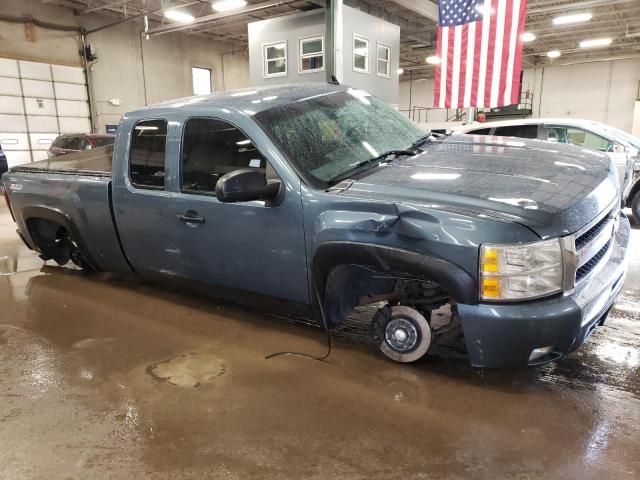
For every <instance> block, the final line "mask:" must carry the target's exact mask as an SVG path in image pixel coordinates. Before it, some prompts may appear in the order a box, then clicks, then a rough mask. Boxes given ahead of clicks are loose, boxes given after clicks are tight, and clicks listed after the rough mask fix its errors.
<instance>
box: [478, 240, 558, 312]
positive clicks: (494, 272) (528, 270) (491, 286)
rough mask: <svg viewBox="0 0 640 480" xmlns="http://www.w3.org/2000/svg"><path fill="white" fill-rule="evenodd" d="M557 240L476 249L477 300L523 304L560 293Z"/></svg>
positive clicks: (486, 246) (489, 245)
mask: <svg viewBox="0 0 640 480" xmlns="http://www.w3.org/2000/svg"><path fill="white" fill-rule="evenodd" d="M562 272H563V265H562V248H561V246H560V240H559V239H557V238H554V239H553V240H545V241H542V242H535V243H526V244H520V245H492V244H484V245H482V246H481V247H480V298H482V299H483V300H494V301H508V300H526V299H531V298H537V297H542V296H545V295H550V294H552V293H557V292H560V291H561V290H562Z"/></svg>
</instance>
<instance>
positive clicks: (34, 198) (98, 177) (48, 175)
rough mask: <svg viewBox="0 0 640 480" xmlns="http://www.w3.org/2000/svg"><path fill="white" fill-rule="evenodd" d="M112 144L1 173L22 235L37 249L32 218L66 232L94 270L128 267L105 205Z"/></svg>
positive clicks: (108, 194) (108, 200)
mask: <svg viewBox="0 0 640 480" xmlns="http://www.w3.org/2000/svg"><path fill="white" fill-rule="evenodd" d="M112 153H113V146H107V147H99V148H95V149H92V150H87V151H85V152H78V153H72V154H68V155H64V156H61V157H56V158H52V159H49V160H43V161H40V162H34V163H30V164H26V165H20V166H16V167H13V168H11V169H10V171H9V172H8V173H7V174H5V175H4V177H3V178H2V182H3V183H4V186H5V188H6V189H7V193H8V195H9V198H10V203H11V209H12V212H13V214H14V216H15V220H16V223H17V225H18V227H19V229H20V232H21V234H22V237H23V239H24V240H25V242H26V243H27V245H28V246H29V247H30V248H33V249H36V250H37V249H38V248H37V244H36V242H35V240H34V236H33V232H34V230H33V228H35V227H34V225H33V219H34V218H35V219H45V220H47V221H51V222H55V223H56V224H59V225H61V226H63V227H65V229H66V230H68V231H70V233H71V234H72V237H73V238H74V240H76V242H78V243H80V242H82V243H83V253H84V254H86V256H87V257H89V258H90V259H91V260H92V262H91V263H92V264H94V265H95V266H96V267H97V268H98V269H100V270H106V271H112V272H128V271H130V269H129V266H128V264H127V262H126V259H125V257H124V254H123V252H122V250H121V248H120V242H119V239H118V235H117V231H116V225H115V222H114V221H113V215H112V205H111V180H112V179H111V159H112Z"/></svg>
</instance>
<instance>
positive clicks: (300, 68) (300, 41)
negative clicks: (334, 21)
mask: <svg viewBox="0 0 640 480" xmlns="http://www.w3.org/2000/svg"><path fill="white" fill-rule="evenodd" d="M314 40H320V41H321V42H322V49H321V50H320V53H307V54H304V53H302V52H303V48H302V44H303V43H304V42H311V41H314ZM314 57H322V67H321V68H312V69H309V70H305V69H304V67H303V65H302V64H303V60H304V59H305V58H314ZM325 60H326V58H325V50H324V34H323V35H315V36H313V37H301V38H299V39H298V73H299V74H300V75H304V74H305V73H315V72H324V65H325Z"/></svg>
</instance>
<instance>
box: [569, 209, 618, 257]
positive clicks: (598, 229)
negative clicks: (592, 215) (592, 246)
mask: <svg viewBox="0 0 640 480" xmlns="http://www.w3.org/2000/svg"><path fill="white" fill-rule="evenodd" d="M609 220H611V214H609V215H605V216H604V218H603V219H602V220H600V221H599V222H598V223H596V224H595V225H594V226H593V227H591V228H590V229H589V230H587V231H586V232H584V233H583V234H582V235H580V236H579V237H578V238H576V251H580V250H582V249H583V248H584V247H585V246H586V245H588V244H589V243H591V242H592V241H594V240H595V239H596V238H598V236H599V235H600V234H601V233H602V229H603V228H604V227H605V226H606V224H607V222H608V221H609Z"/></svg>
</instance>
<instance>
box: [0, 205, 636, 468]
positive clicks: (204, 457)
mask: <svg viewBox="0 0 640 480" xmlns="http://www.w3.org/2000/svg"><path fill="white" fill-rule="evenodd" d="M632 241H633V247H632V250H633V252H632V265H631V270H630V274H629V276H628V278H627V282H626V285H625V290H624V292H623V294H622V297H621V298H620V301H619V303H618V305H617V307H616V308H615V310H614V312H613V314H612V318H611V321H610V323H609V326H607V327H603V328H600V329H598V330H597V331H596V333H595V334H594V335H593V336H592V338H591V339H590V341H589V342H588V343H587V344H586V345H584V346H583V347H582V348H581V349H580V350H579V351H577V352H575V353H574V354H572V355H571V356H570V357H569V358H566V359H564V360H562V361H561V362H559V363H557V364H552V365H547V366H545V367H541V368H535V369H529V370H524V371H507V372H505V371H480V370H475V369H472V368H470V367H468V366H467V363H466V361H465V360H464V359H463V358H442V357H428V358H426V359H424V360H423V361H420V362H419V363H417V364H414V365H397V364H394V363H391V362H389V361H387V360H385V359H384V358H383V357H382V356H381V355H380V354H378V353H377V352H375V351H374V350H372V349H371V348H370V347H368V346H366V345H363V344H362V342H358V341H356V340H354V339H349V338H342V339H338V340H337V341H336V345H335V348H334V351H333V353H332V354H331V357H330V358H329V360H328V361H327V362H317V361H313V360H309V359H305V358H300V357H292V356H288V357H277V358H273V359H270V360H265V358H264V357H265V355H266V354H269V353H271V352H274V351H279V350H283V349H289V350H290V349H293V350H298V351H305V352H317V353H321V352H323V351H324V348H325V346H324V337H323V334H322V332H321V331H319V330H318V329H316V328H311V327H306V326H301V325H293V324H290V323H287V322H285V321H282V320H279V319H275V318H271V317H265V316H261V315H259V314H254V313H247V312H246V311H242V310H239V309H236V308H231V307H228V306H225V307H222V306H219V305H216V304H215V303H212V302H210V301H205V300H203V299H200V298H193V297H188V296H185V295H180V294H177V293H173V292H168V291H166V290H163V289H160V288H158V287H155V286H151V285H145V284H142V283H140V282H136V281H132V280H126V279H121V278H117V277H114V276H110V275H89V276H87V275H83V274H82V273H80V272H77V271H74V270H70V269H61V268H56V267H46V266H45V267H44V268H43V265H42V262H41V261H40V260H39V259H38V258H37V257H36V256H35V255H34V254H33V253H32V252H30V251H28V250H27V249H26V248H25V247H24V246H23V245H22V244H21V243H20V241H19V240H18V238H17V236H16V235H15V233H14V225H13V223H12V221H11V219H10V217H9V215H8V212H7V210H6V208H0V256H3V255H5V256H8V257H10V259H11V260H10V263H12V262H14V261H17V273H15V274H13V275H9V276H0V301H1V302H2V314H1V317H0V385H1V386H0V446H1V447H0V478H7V479H22V478H30V479H31V478H47V479H53V478H73V479H75V478H78V479H79V478H83V479H84V478H136V479H138V478H145V477H149V478H160V479H163V478H180V479H188V478H203V477H206V478H221V479H236V478H237V479H251V478H255V479H262V478H317V479H332V478H344V479H365V478H366V479H371V478H384V479H394V478H398V479H429V478H447V479H457V478H491V479H520V480H525V479H542V478H552V479H562V478H567V479H575V478H581V479H591V478H593V479H602V478H607V479H626V478H628V479H633V478H640V384H639V381H640V350H639V349H638V347H639V345H640V324H639V322H638V320H639V319H640V303H639V302H638V297H639V295H640V286H639V283H638V280H639V278H640V249H639V248H638V246H639V245H640V230H637V229H636V230H634V232H633V240H632ZM14 259H15V260H14Z"/></svg>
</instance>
